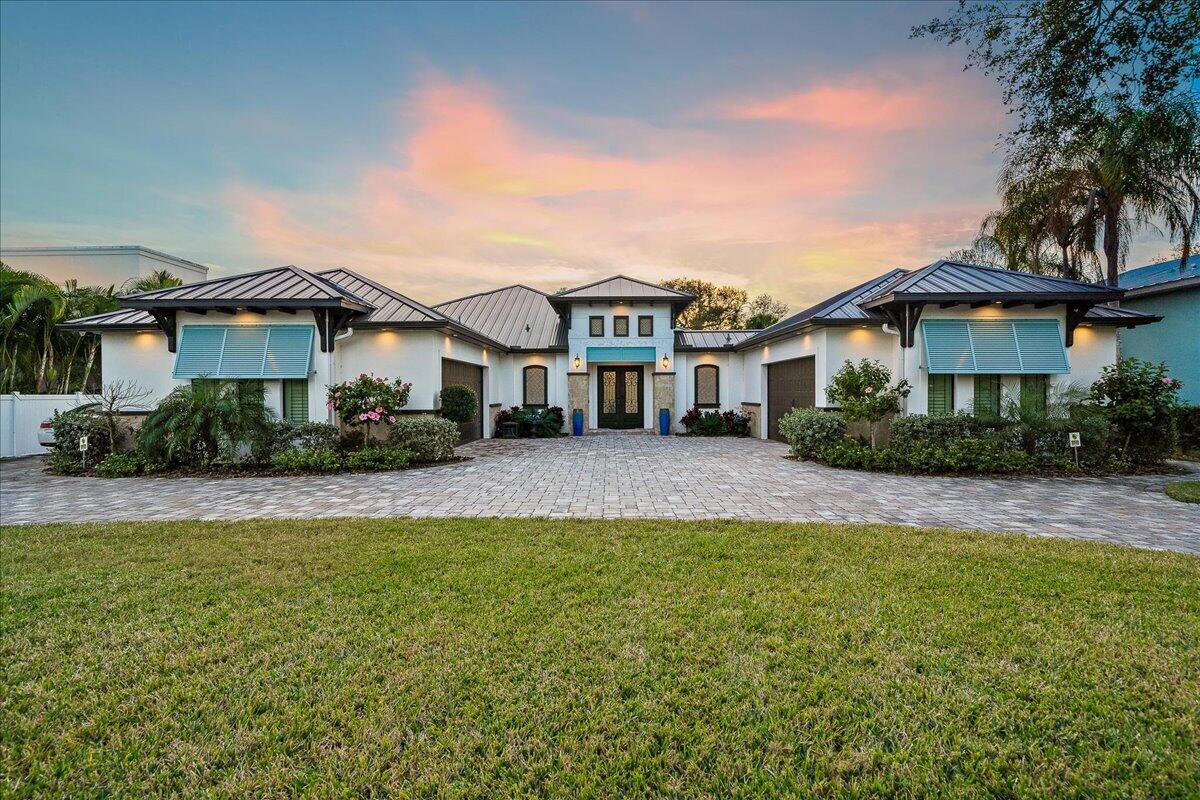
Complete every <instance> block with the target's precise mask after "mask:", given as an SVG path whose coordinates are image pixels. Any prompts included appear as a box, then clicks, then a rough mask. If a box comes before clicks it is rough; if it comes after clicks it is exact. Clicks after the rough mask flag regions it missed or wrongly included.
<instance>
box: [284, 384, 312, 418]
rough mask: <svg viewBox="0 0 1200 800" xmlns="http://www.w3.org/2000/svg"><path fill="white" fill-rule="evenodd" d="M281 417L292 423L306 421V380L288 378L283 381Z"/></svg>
mask: <svg viewBox="0 0 1200 800" xmlns="http://www.w3.org/2000/svg"><path fill="white" fill-rule="evenodd" d="M283 418H284V420H285V421H287V422H290V423H292V424H293V425H303V424H304V423H306V422H308V381H307V380H305V379H303V378H288V379H286V380H284V382H283Z"/></svg>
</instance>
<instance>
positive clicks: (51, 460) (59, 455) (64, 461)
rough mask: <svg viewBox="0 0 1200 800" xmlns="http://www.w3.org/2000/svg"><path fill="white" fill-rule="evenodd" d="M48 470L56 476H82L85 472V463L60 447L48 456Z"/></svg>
mask: <svg viewBox="0 0 1200 800" xmlns="http://www.w3.org/2000/svg"><path fill="white" fill-rule="evenodd" d="M46 469H47V470H48V471H50V472H52V473H54V474H55V475H80V474H82V473H83V471H84V470H83V462H82V461H81V460H80V459H78V458H76V457H75V455H74V454H72V453H71V452H69V451H67V450H65V449H63V448H60V447H55V448H54V449H53V450H51V451H50V455H48V456H46Z"/></svg>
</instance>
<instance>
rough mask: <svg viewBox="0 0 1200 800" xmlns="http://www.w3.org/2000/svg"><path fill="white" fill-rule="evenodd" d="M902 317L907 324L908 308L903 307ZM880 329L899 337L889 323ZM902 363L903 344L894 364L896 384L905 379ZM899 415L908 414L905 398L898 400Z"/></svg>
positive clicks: (903, 359) (906, 399) (898, 332)
mask: <svg viewBox="0 0 1200 800" xmlns="http://www.w3.org/2000/svg"><path fill="white" fill-rule="evenodd" d="M904 317H905V319H904V322H905V324H907V323H908V306H905V307H904ZM882 327H883V332H884V333H887V334H891V335H892V336H895V337H899V336H900V331H898V330H896V329H895V328H893V327H892V326H891V325H890V324H889V323H887V322H885V323H883V325H882ZM904 361H905V358H904V345H903V344H901V346H900V357H899V359H898V361H897V364H896V378H897V382H899V381H902V380H904V378H905V368H904ZM900 413H901V414H904V415H907V414H908V398H907V397H904V398H902V399H901V400H900Z"/></svg>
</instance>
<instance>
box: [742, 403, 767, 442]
mask: <svg viewBox="0 0 1200 800" xmlns="http://www.w3.org/2000/svg"><path fill="white" fill-rule="evenodd" d="M742 413H743V414H745V415H746V416H748V417H750V435H751V436H753V437H754V438H755V439H757V438H759V437H760V436H762V435H763V434H762V430H761V429H760V428H759V427H758V421H759V419H760V418H761V417H762V405H761V404H760V403H742Z"/></svg>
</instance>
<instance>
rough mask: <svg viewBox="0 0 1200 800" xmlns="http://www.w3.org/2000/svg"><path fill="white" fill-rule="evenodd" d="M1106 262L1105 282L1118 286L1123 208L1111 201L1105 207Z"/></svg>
mask: <svg viewBox="0 0 1200 800" xmlns="http://www.w3.org/2000/svg"><path fill="white" fill-rule="evenodd" d="M1104 261H1105V267H1106V271H1105V282H1106V283H1107V284H1108V285H1109V286H1116V285H1117V274H1118V273H1119V272H1120V270H1121V207H1120V205H1119V204H1117V203H1113V202H1112V200H1111V199H1110V200H1109V201H1108V202H1107V203H1105V207H1104Z"/></svg>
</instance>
